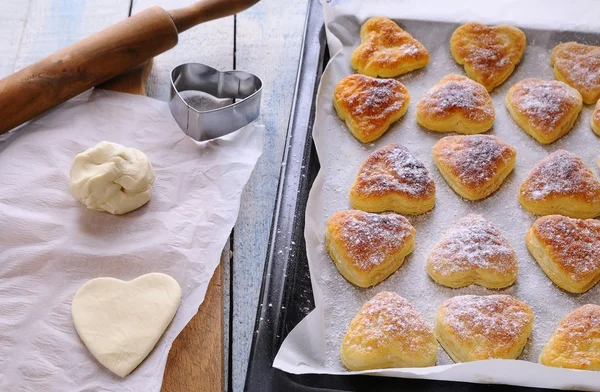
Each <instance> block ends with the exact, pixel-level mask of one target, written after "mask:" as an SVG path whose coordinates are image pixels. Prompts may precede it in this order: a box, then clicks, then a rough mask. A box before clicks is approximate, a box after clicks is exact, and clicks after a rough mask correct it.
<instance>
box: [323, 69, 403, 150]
mask: <svg viewBox="0 0 600 392" xmlns="http://www.w3.org/2000/svg"><path fill="white" fill-rule="evenodd" d="M409 101H410V94H409V93H408V89H407V88H406V87H404V85H403V84H402V83H400V82H399V81H397V80H396V79H375V78H372V77H370V76H364V75H358V74H354V75H350V76H347V77H345V78H344V79H342V80H340V81H339V83H338V84H337V86H335V90H334V92H333V106H334V107H335V110H336V111H337V114H338V116H340V119H342V120H343V121H345V122H346V125H347V126H348V129H349V130H350V132H351V133H352V135H354V137H356V138H357V139H358V140H360V141H361V142H363V143H369V142H372V141H374V140H377V139H379V138H380V137H381V135H383V134H384V133H385V131H387V129H388V128H389V126H390V125H391V124H392V123H393V122H394V121H397V120H399V119H400V118H401V117H402V116H404V114H405V113H406V110H407V109H408V102H409Z"/></svg>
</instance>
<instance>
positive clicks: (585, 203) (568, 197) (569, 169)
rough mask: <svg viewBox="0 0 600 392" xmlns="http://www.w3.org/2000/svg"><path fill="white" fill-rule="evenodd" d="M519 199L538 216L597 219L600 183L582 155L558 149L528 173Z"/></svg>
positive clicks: (599, 213) (599, 204) (599, 208)
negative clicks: (555, 215)
mask: <svg viewBox="0 0 600 392" xmlns="http://www.w3.org/2000/svg"><path fill="white" fill-rule="evenodd" d="M519 201H520V202H521V205H522V206H523V207H524V208H525V209H526V210H527V211H529V212H532V213H534V214H536V215H553V214H560V215H566V216H570V217H572V218H581V219H586V218H594V217H596V216H598V215H600V182H599V181H598V179H597V178H596V176H595V175H594V173H592V171H591V170H590V168H589V167H587V166H586V165H585V163H583V161H582V160H581V159H580V158H578V157H577V156H575V155H574V154H572V153H570V152H568V151H565V150H557V151H555V152H553V153H552V154H550V155H548V156H547V157H546V158H544V159H542V160H541V161H539V162H538V163H537V164H536V165H535V167H534V168H533V169H532V170H531V172H529V174H528V175H527V178H526V179H525V181H523V184H521V188H520V190H519Z"/></svg>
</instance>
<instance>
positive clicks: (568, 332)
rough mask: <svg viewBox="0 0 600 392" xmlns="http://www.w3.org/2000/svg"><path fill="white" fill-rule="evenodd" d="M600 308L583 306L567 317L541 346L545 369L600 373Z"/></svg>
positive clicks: (541, 356) (541, 358) (541, 361)
mask: <svg viewBox="0 0 600 392" xmlns="http://www.w3.org/2000/svg"><path fill="white" fill-rule="evenodd" d="M598 342H600V306H598V305H593V304H588V305H583V306H581V307H579V308H577V309H575V310H574V311H572V312H571V313H569V314H567V315H566V316H565V318H563V319H562V320H561V321H560V323H559V324H558V328H556V331H554V333H553V334H552V336H551V337H550V340H548V343H546V345H545V346H544V348H543V350H542V354H541V355H540V363H541V364H543V365H546V366H553V367H561V368H569V369H580V370H596V371H598V370H600V344H598Z"/></svg>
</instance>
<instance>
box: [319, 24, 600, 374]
mask: <svg viewBox="0 0 600 392" xmlns="http://www.w3.org/2000/svg"><path fill="white" fill-rule="evenodd" d="M361 40H362V43H361V45H360V46H359V47H358V48H357V49H356V50H355V51H354V52H353V54H352V57H351V62H352V66H353V68H355V69H356V70H358V71H359V72H360V73H362V74H366V75H371V76H363V75H358V74H355V75H351V76H348V77H346V78H344V79H343V80H341V81H340V82H339V83H338V85H337V87H336V89H335V92H334V106H335V109H336V111H337V113H338V115H339V116H340V118H341V119H342V120H345V122H346V124H347V127H348V129H349V130H350V131H351V133H352V134H353V135H354V136H355V137H356V138H357V139H359V140H360V141H361V142H372V141H374V140H377V139H378V138H379V137H381V136H382V135H383V134H384V133H385V132H386V130H387V128H388V127H389V126H390V125H391V124H392V123H393V122H394V121H397V120H398V119H400V118H401V117H403V116H404V115H405V114H406V112H407V108H408V106H409V101H410V93H409V91H408V89H406V87H405V86H404V85H403V84H402V83H400V82H398V81H396V80H394V79H380V78H374V77H377V76H383V77H393V76H398V75H400V74H403V73H406V72H409V71H412V70H414V69H417V68H421V67H424V66H425V65H427V62H428V60H429V53H428V52H427V50H426V49H425V48H424V46H423V45H421V44H420V43H419V42H418V41H417V40H416V39H414V38H413V37H412V36H411V35H410V34H408V33H407V32H405V31H403V30H402V29H400V28H399V27H398V26H397V25H396V24H395V23H394V22H392V21H390V20H388V19H385V18H372V19H370V20H369V21H367V22H366V23H365V24H364V25H363V28H362V29H361ZM494 50H496V52H494ZM524 50H525V35H524V34H523V33H522V32H521V31H520V30H518V29H516V28H514V27H510V26H500V27H495V28H489V27H486V26H483V25H479V24H476V23H471V24H467V25H463V26H461V27H459V28H458V29H457V30H456V31H455V32H454V34H453V35H452V38H451V51H452V56H453V58H454V59H455V61H456V62H457V63H459V64H464V66H465V70H466V73H467V75H468V76H469V77H470V78H472V79H473V80H474V81H473V80H471V79H469V78H467V77H464V76H461V75H453V74H450V75H448V76H446V77H444V78H442V80H441V81H440V82H439V83H438V84H437V85H436V86H434V87H433V88H432V89H431V90H429V91H428V92H427V93H426V94H425V95H424V96H423V97H422V98H421V99H420V101H419V102H418V103H417V105H416V106H417V109H416V119H417V121H418V123H419V124H420V125H421V126H423V127H425V128H427V129H430V130H433V131H438V132H457V133H462V134H467V135H472V134H478V133H482V132H486V131H487V130H489V129H490V128H491V126H492V124H493V123H494V115H495V113H494V107H493V104H492V99H491V97H490V95H489V94H488V92H489V91H492V90H493V89H494V88H495V87H497V86H498V85H500V84H502V83H503V82H504V81H505V80H506V79H507V78H508V77H509V76H510V74H511V73H512V72H513V70H514V69H515V67H516V66H517V64H518V62H519V61H520V58H521V55H522V54H523V51H524ZM551 61H552V64H553V65H554V72H555V75H556V77H557V79H560V80H564V81H565V82H566V83H563V82H558V81H545V80H541V79H538V78H528V79H524V80H521V81H519V82H518V83H516V84H515V85H514V86H512V88H511V89H510V90H509V92H508V94H507V95H506V107H507V109H508V111H509V113H510V114H511V116H512V117H513V119H514V121H515V122H516V123H517V124H518V125H519V126H520V127H521V128H522V129H523V131H525V132H526V133H527V134H529V135H531V136H532V137H533V138H534V139H535V140H537V141H538V142H540V143H552V142H554V141H556V140H557V139H559V138H561V137H563V136H564V135H566V134H567V133H568V132H569V131H570V130H571V128H572V126H573V124H574V122H575V120H576V119H577V116H578V115H579V112H580V110H581V107H582V102H585V103H593V102H595V100H597V98H598V96H599V95H600V71H599V75H598V77H596V78H595V76H594V75H592V76H589V75H588V74H587V73H584V72H582V71H581V69H582V67H585V66H586V64H588V63H590V64H592V65H591V66H590V67H591V68H590V69H591V72H592V73H593V72H594V69H599V68H600V48H598V47H593V46H585V45H580V44H577V43H568V44H561V45H558V46H557V47H556V48H555V49H554V50H553V52H552V55H551ZM595 62H597V64H596V63H595ZM573 64H576V66H574V65H573ZM582 64H583V65H582ZM594 64H596V65H597V67H598V68H594V67H595V65H594ZM588 65H589V64H588ZM590 81H591V82H590ZM594 83H596V84H597V85H596V86H594ZM570 85H571V86H570ZM497 109H498V108H497ZM597 112H598V110H596V112H595V113H594V114H593V115H592V116H591V119H590V122H591V124H592V129H593V130H594V131H596V128H597V126H596V122H595V119H596V117H598V114H597ZM517 147H518V146H517ZM516 152H517V148H515V147H513V146H511V145H509V144H508V143H506V142H504V141H503V140H502V139H500V138H498V137H495V136H487V135H474V136H449V137H446V138H443V139H441V140H439V141H438V142H437V143H436V144H435V146H433V159H434V161H435V163H436V165H437V167H438V169H439V171H440V173H441V174H442V176H443V177H444V179H445V180H446V181H447V183H448V184H439V183H438V184H437V186H438V187H440V186H446V185H449V186H450V187H451V188H452V189H453V190H454V191H455V192H456V193H457V194H458V195H460V196H462V197H464V198H467V199H469V200H480V199H484V198H486V197H488V196H489V195H491V194H492V193H494V192H495V191H497V190H498V189H499V188H500V187H501V185H502V182H503V181H504V179H505V178H506V177H507V176H508V175H509V174H510V172H511V171H512V169H513V167H514V165H515V158H516ZM599 190H600V183H599V182H598V180H597V179H596V178H595V176H594V174H593V173H592V171H591V170H590V169H589V168H588V167H587V166H586V165H585V163H584V162H583V161H581V159H579V158H578V157H577V156H575V155H574V154H571V153H569V152H567V151H557V152H555V153H553V154H551V155H550V156H548V157H547V158H545V159H544V160H542V161H540V162H539V163H538V164H537V165H536V167H535V168H533V170H532V171H531V173H530V174H529V176H528V177H527V179H526V180H525V181H524V182H523V185H522V186H521V190H520V192H519V200H520V202H521V204H522V205H523V207H524V208H526V209H527V210H529V211H531V212H533V213H536V214H539V215H551V214H564V215H569V216H572V217H574V218H592V217H595V216H597V215H598V214H600V209H598V207H599V206H600V197H599V195H600V193H599ZM435 193H436V184H435V183H434V181H433V179H432V178H431V176H430V174H429V173H428V171H427V169H426V168H425V165H424V164H423V163H422V162H420V161H419V160H418V159H416V158H415V157H414V156H413V155H412V154H411V153H410V151H409V150H408V149H406V148H405V147H403V146H400V145H397V144H392V145H388V146H386V147H383V148H380V149H378V150H377V151H375V152H373V153H372V154H371V155H370V156H369V157H368V158H367V160H366V161H365V162H364V164H363V166H362V167H361V168H360V170H359V172H358V175H357V177H356V180H355V182H354V184H353V185H352V187H351V189H350V193H349V198H350V202H351V204H352V206H353V207H355V208H357V209H360V210H364V211H369V212H363V211H356V210H349V211H339V212H336V213H335V214H334V215H333V216H332V217H331V218H330V220H329V222H328V225H327V232H326V238H327V240H326V244H327V249H328V251H329V253H330V255H331V257H332V259H333V260H334V262H335V265H336V267H337V268H338V270H339V271H340V273H341V274H342V275H343V276H344V277H345V278H346V279H347V280H348V281H349V282H351V283H353V284H355V285H357V286H360V287H369V286H372V285H376V284H378V283H379V282H381V281H383V280H385V279H386V278H387V277H388V276H390V275H391V274H393V273H394V272H395V271H396V270H397V269H398V268H401V266H402V264H403V262H404V259H405V257H406V256H407V255H408V254H410V253H411V252H412V251H413V246H414V237H415V229H414V227H412V226H411V225H410V223H409V222H408V220H406V218H404V217H402V216H400V215H396V214H393V213H388V214H379V215H377V214H373V213H370V212H377V213H378V212H382V211H395V212H397V213H401V214H422V213H425V212H427V211H429V210H431V209H432V208H433V207H434V204H435ZM425 219H426V218H425ZM416 235H418V232H417V234H416ZM574 237H576V242H577V243H578V244H580V246H579V247H578V248H577V249H575V250H573V246H571V245H570V244H569V241H568V240H567V239H573V238H574ZM598 243H600V228H598V227H597V225H595V221H584V220H576V219H572V218H568V217H564V216H560V215H557V216H550V217H545V218H540V219H539V220H538V221H536V222H535V224H534V225H533V226H532V228H531V229H530V230H529V231H528V234H527V246H528V247H529V249H530V251H531V253H532V255H533V256H534V257H535V259H536V260H537V261H538V263H539V264H540V266H541V267H542V269H543V270H544V272H545V273H546V274H547V275H548V277H550V279H552V281H553V282H554V283H556V284H557V285H558V286H560V287H561V288H563V289H565V290H567V291H570V292H574V293H579V292H583V291H587V290H588V289H590V288H591V287H593V286H594V284H595V283H596V282H597V281H598V278H600V265H599V264H600V262H599V261H600V260H598V259H597V258H596V257H595V255H593V254H592V252H591V251H590V249H591V248H593V246H594V245H596V244H598ZM565 248H568V249H565ZM426 269H427V272H428V273H429V275H430V277H431V278H432V279H433V280H434V281H436V282H437V283H438V284H441V285H444V286H447V287H464V286H468V285H470V284H479V285H481V286H484V287H487V288H492V289H500V288H505V287H508V286H510V285H512V284H513V283H514V282H515V279H517V275H518V274H517V271H518V267H517V261H516V257H515V252H514V251H513V250H512V248H511V245H510V243H509V242H508V241H507V240H506V238H504V237H503V236H502V233H501V232H500V230H499V229H498V228H497V227H496V226H495V225H494V224H493V223H492V222H489V221H487V220H486V219H484V218H483V217H482V216H480V215H468V216H465V217H463V218H462V219H460V220H458V222H457V223H456V224H455V225H454V226H453V227H452V228H450V229H449V230H448V232H447V233H446V234H445V236H444V238H443V239H442V240H441V242H440V243H439V244H437V245H436V247H435V248H433V249H432V250H431V251H430V253H429V257H428V260H427V266H426ZM397 291H398V292H400V293H401V292H402V290H401V289H400V290H397ZM486 294H494V295H487V296H472V295H468V296H459V295H460V293H456V296H455V297H454V298H451V299H448V300H446V301H445V302H444V303H443V304H441V306H440V308H439V311H438V314H437V318H436V322H435V336H436V337H437V340H438V341H439V342H440V343H441V345H442V346H443V347H444V349H445V350H446V351H447V352H448V354H449V355H450V356H451V357H452V359H453V360H455V361H470V360H476V359H487V358H516V357H518V356H519V354H520V353H521V351H522V349H523V347H524V346H525V344H526V341H527V338H528V336H529V334H530V333H531V331H532V326H533V318H534V317H533V314H534V311H533V310H532V309H531V307H529V306H528V305H527V304H525V303H524V302H522V301H519V300H518V299H516V298H514V297H511V296H508V295H505V294H501V293H486ZM596 320H600V308H599V307H597V306H594V305H589V306H584V307H581V308H580V309H577V310H576V311H574V312H572V313H570V314H569V315H568V316H566V317H565V319H564V320H563V321H562V322H561V323H560V325H559V327H558V328H557V330H556V332H555V333H554V335H553V336H552V338H551V339H550V341H549V342H548V344H547V345H546V347H545V348H544V351H543V354H542V356H541V357H540V361H541V362H542V363H544V364H547V365H551V366H561V367H572V368H581V369H589V370H597V369H598V368H599V366H600V360H599V358H598V356H599V355H600V354H599V353H598V352H595V351H594V350H595V349H596V348H595V347H594V341H595V340H596V339H600V335H598V334H599V333H600V323H596ZM594 323H595V324H594ZM590 326H591V327H590ZM585 327H589V328H586V331H587V332H585V333H583V334H582V333H580V332H581V329H582V328H585ZM565 342H568V343H565ZM586 345H587V346H586ZM582 346H583V347H584V349H581V347H582ZM435 347H436V343H435V338H434V333H433V330H432V328H431V327H430V326H429V325H428V323H427V321H426V320H423V319H422V317H421V315H420V314H419V312H418V310H417V309H416V308H415V307H414V306H413V305H412V304H410V303H409V302H408V301H406V299H404V298H402V297H400V296H399V295H398V294H396V293H392V292H380V293H379V294H377V295H376V296H375V297H374V298H373V299H371V300H370V301H368V302H366V303H365V305H364V306H363V308H362V309H361V311H360V312H359V313H358V314H357V315H356V317H355V318H354V320H353V321H352V322H351V323H350V326H349V328H348V331H347V333H346V334H345V336H344V338H343V341H342V344H341V355H340V357H341V360H342V362H343V363H344V365H345V366H346V367H348V368H349V369H353V370H360V369H369V368H380V367H414V366H431V365H433V364H435V363H436V349H435ZM575 347H577V349H575ZM578 350H579V351H578Z"/></svg>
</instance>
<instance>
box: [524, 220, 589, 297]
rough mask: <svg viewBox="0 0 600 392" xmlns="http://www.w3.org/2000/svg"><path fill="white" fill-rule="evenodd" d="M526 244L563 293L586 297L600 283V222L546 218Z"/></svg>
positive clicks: (536, 226)
mask: <svg viewBox="0 0 600 392" xmlns="http://www.w3.org/2000/svg"><path fill="white" fill-rule="evenodd" d="M525 241H526V243H527V248H528V249H529V252H530V253H531V255H532V256H533V258H534V259H535V260H536V261H537V262H538V264H539V265H540V267H542V270H543V271H544V272H545V273H546V275H548V277H549V278H550V280H552V281H553V282H554V284H556V285H557V286H558V287H560V288H562V289H563V290H566V291H569V292H571V293H584V292H586V291H588V290H589V289H591V288H592V287H594V285H595V284H596V283H598V281H599V280H600V251H599V250H600V221H597V220H595V219H586V220H583V219H573V218H569V217H566V216H562V215H548V216H543V217H541V218H538V219H537V220H536V221H535V223H534V224H533V226H531V228H530V229H529V230H528V231H527V235H526V237H525Z"/></svg>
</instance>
